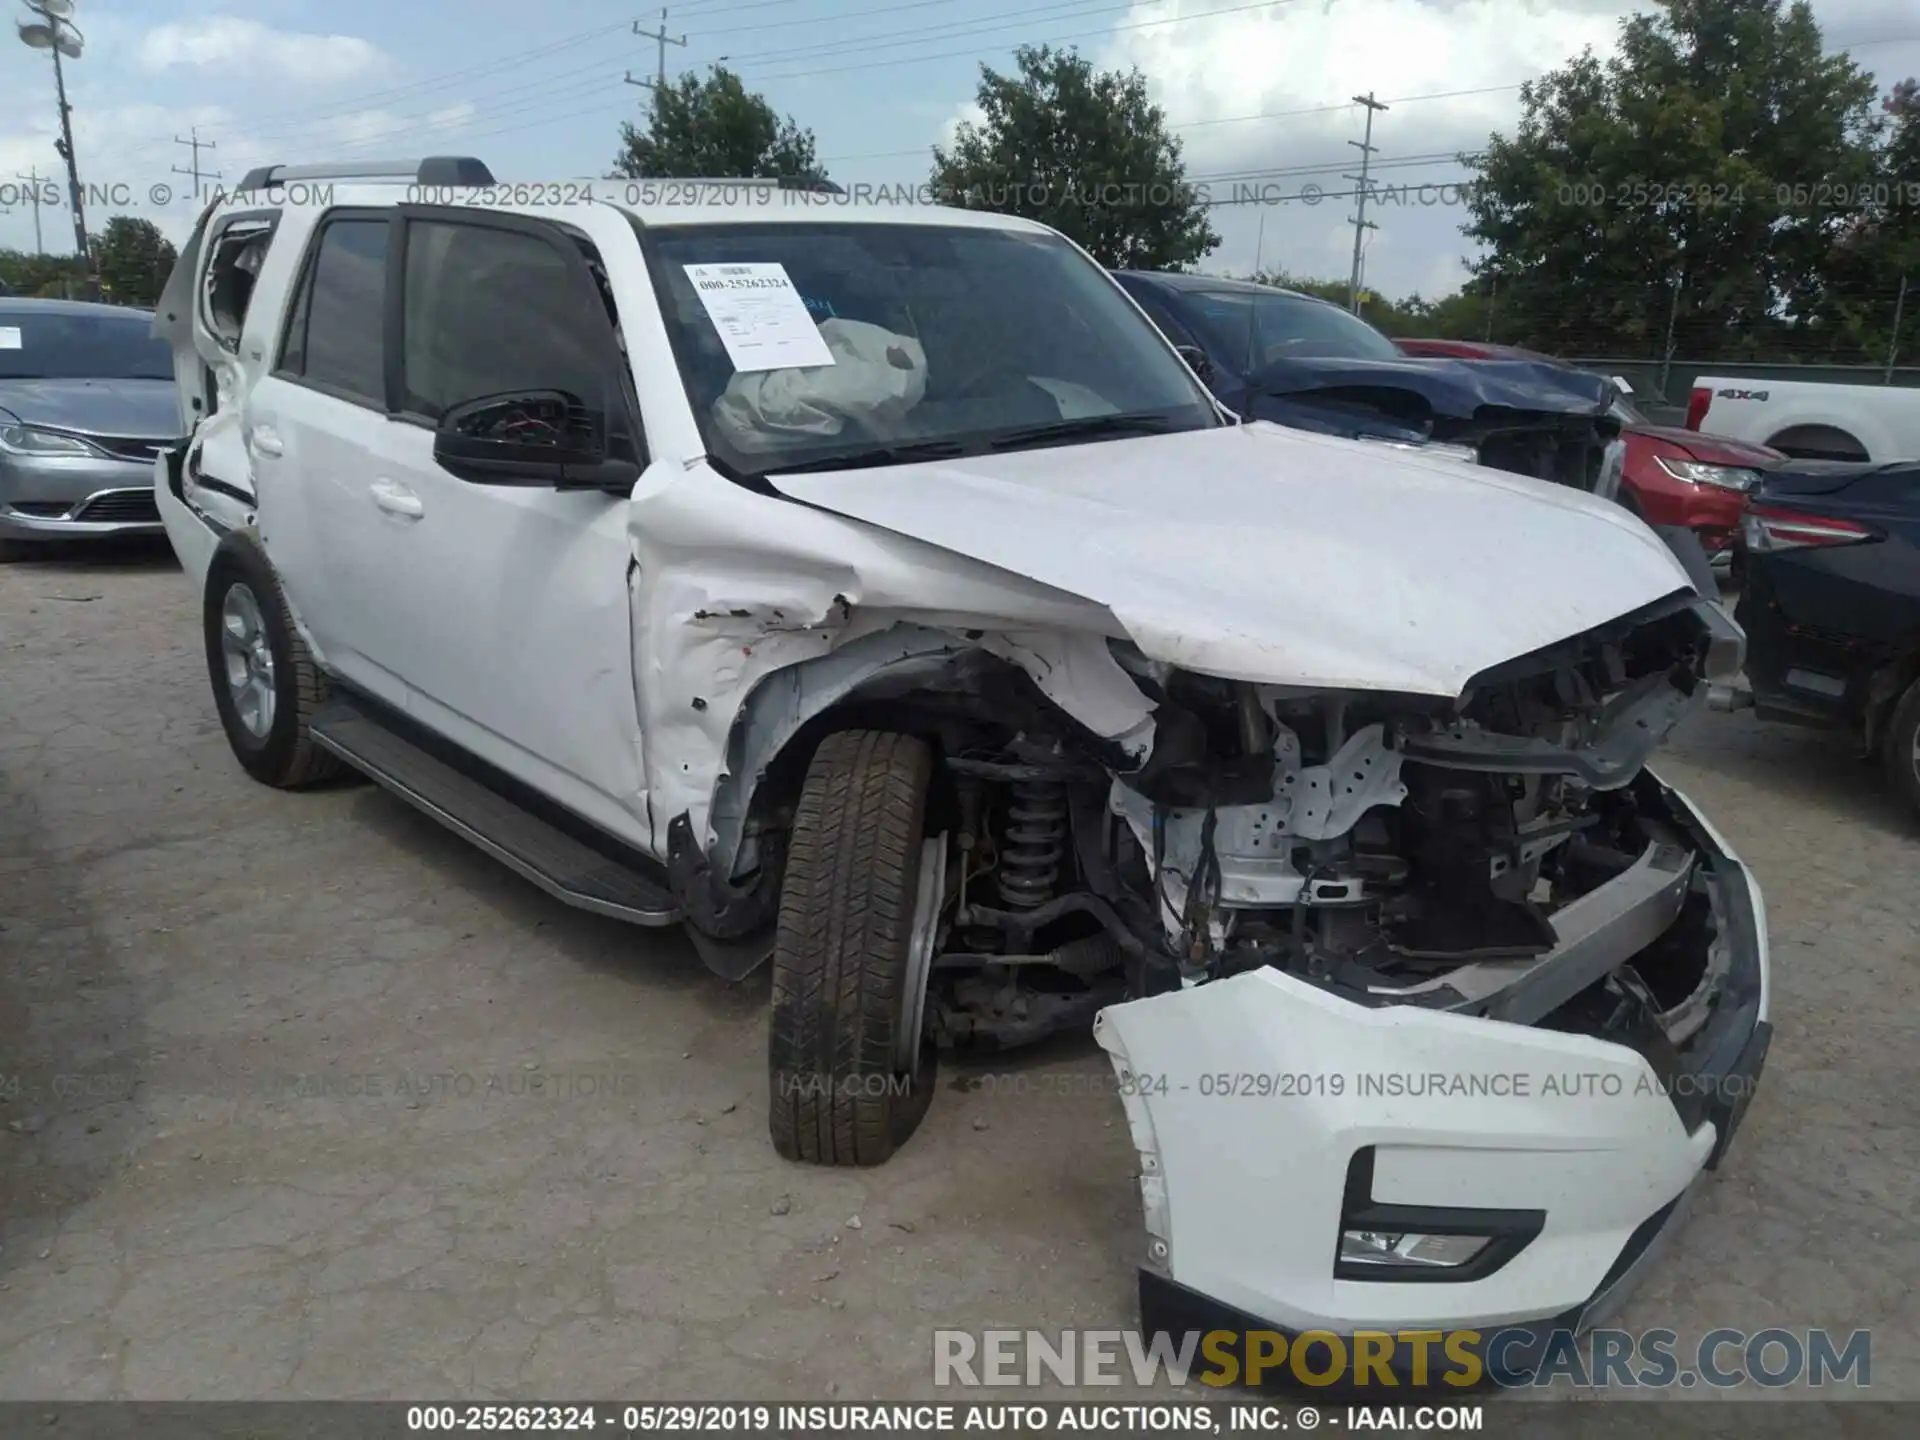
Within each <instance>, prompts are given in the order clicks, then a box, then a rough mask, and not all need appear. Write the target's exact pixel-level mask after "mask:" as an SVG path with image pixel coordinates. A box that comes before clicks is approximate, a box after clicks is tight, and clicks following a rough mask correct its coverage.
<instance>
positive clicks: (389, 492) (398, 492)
mask: <svg viewBox="0 0 1920 1440" xmlns="http://www.w3.org/2000/svg"><path fill="white" fill-rule="evenodd" d="M367 491H368V493H369V494H371V495H372V496H373V503H374V504H376V505H378V506H379V507H380V508H381V509H382V510H385V511H386V512H387V513H388V514H390V515H404V516H406V517H407V518H408V519H410V520H417V519H419V518H420V517H421V516H422V515H424V514H426V513H427V507H426V506H424V505H422V504H421V503H420V497H419V496H418V495H416V494H414V493H413V491H411V490H409V489H408V488H407V487H406V486H404V485H402V484H400V483H399V482H398V481H397V480H387V479H384V478H383V479H379V480H376V481H374V482H373V484H371V485H369V486H368V487H367Z"/></svg>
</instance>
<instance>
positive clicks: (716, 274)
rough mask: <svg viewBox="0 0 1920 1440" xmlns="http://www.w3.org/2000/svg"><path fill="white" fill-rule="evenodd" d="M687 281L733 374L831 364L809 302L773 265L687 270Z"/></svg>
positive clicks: (779, 266) (780, 267)
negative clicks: (730, 364)
mask: <svg viewBox="0 0 1920 1440" xmlns="http://www.w3.org/2000/svg"><path fill="white" fill-rule="evenodd" d="M683 268H684V269H685V270H686V272H687V279H688V280H690V281H692V282H693V293H694V294H696V295H698V296H699V297H700V303H701V305H703V306H704V307H705V308H706V312H707V318H708V319H710V320H712V321H713V328H714V329H715V330H718V331H719V332H720V343H721V344H722V345H725V346H726V347H727V358H728V359H729V360H731V361H733V368H734V369H735V370H749V371H751V370H794V369H800V368H803V367H808V366H814V365H831V364H833V352H832V351H831V350H829V349H828V348H827V342H826V340H825V339H823V338H822V337H821V334H820V331H819V329H818V327H816V326H815V325H814V323H813V316H812V315H810V314H809V313H808V312H807V303H806V301H804V300H802V299H801V298H800V292H799V291H798V290H796V289H795V288H794V285H793V281H792V280H791V279H789V278H788V276H787V267H786V266H784V265H782V264H780V263H778V262H777V261H775V262H770V263H764V264H751V265H687V266H684V267H683Z"/></svg>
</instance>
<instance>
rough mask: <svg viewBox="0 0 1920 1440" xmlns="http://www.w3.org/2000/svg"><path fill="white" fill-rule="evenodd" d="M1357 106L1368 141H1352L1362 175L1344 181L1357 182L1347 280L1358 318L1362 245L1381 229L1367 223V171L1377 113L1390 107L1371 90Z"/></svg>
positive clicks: (1359, 97)
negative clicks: (1363, 115) (1361, 107)
mask: <svg viewBox="0 0 1920 1440" xmlns="http://www.w3.org/2000/svg"><path fill="white" fill-rule="evenodd" d="M1353 103H1354V104H1356V105H1364V106H1366V107H1367V138H1366V139H1365V140H1349V141H1348V142H1347V143H1348V144H1349V145H1351V146H1353V147H1354V148H1355V149H1357V150H1358V151H1359V152H1360V173H1359V174H1358V175H1346V176H1343V177H1341V178H1343V179H1346V180H1351V181H1353V182H1354V184H1355V194H1356V197H1357V198H1356V200H1355V203H1354V216H1353V274H1352V275H1351V276H1350V277H1349V278H1348V280H1347V309H1349V310H1351V311H1352V312H1353V313H1354V314H1355V315H1358V314H1359V313H1360V247H1361V243H1362V242H1363V240H1364V239H1365V237H1366V232H1367V231H1369V230H1378V229H1379V228H1380V227H1379V226H1378V225H1375V224H1373V223H1372V222H1371V221H1370V220H1368V219H1367V171H1368V167H1369V166H1370V165H1371V164H1372V162H1373V150H1374V145H1373V112H1374V111H1376V110H1385V109H1386V108H1387V107H1386V106H1385V105H1382V104H1381V103H1380V102H1379V101H1378V100H1376V99H1374V98H1373V92H1372V91H1371V90H1369V91H1368V92H1367V93H1366V94H1365V95H1356V96H1354V97H1353Z"/></svg>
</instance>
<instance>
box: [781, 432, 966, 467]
mask: <svg viewBox="0 0 1920 1440" xmlns="http://www.w3.org/2000/svg"><path fill="white" fill-rule="evenodd" d="M966 453H967V447H966V446H964V445H962V444H961V443H960V442H959V441H958V440H915V441H910V442H908V443H907V444H905V445H876V446H874V447H873V448H872V449H871V450H849V451H847V452H846V453H845V454H844V455H826V456H823V457H821V458H820V459H818V460H802V461H801V462H799V463H798V464H797V465H771V466H768V467H767V470H766V472H765V473H766V474H768V475H805V474H808V473H809V472H812V471H818V470H867V469H871V468H873V467H874V466H876V465H912V464H914V463H916V462H918V461H921V460H952V459H954V458H956V457H957V456H960V455H964V454H966Z"/></svg>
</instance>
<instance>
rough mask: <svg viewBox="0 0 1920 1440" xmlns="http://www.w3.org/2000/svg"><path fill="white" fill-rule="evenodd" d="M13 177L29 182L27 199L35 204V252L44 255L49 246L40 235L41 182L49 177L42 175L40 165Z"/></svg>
mask: <svg viewBox="0 0 1920 1440" xmlns="http://www.w3.org/2000/svg"><path fill="white" fill-rule="evenodd" d="M13 178H14V179H16V180H24V181H26V182H27V200H28V201H29V203H31V204H32V206H33V253H34V254H36V255H44V254H46V253H47V246H46V242H45V241H44V240H43V239H42V238H41V236H40V182H41V181H42V180H44V179H46V178H48V177H46V176H44V175H42V174H41V173H40V167H39V166H37V165H35V166H33V167H31V168H29V169H28V171H27V173H26V174H24V175H22V174H20V173H19V172H18V171H15V172H14V177H13Z"/></svg>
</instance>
